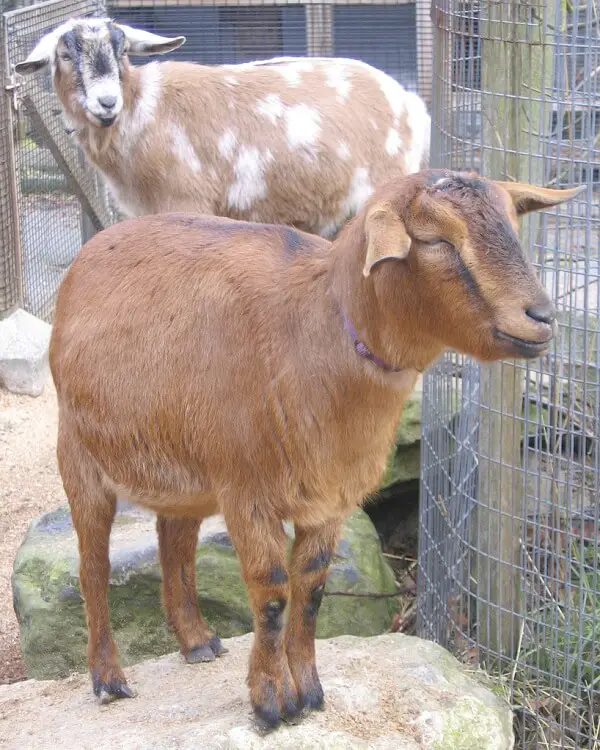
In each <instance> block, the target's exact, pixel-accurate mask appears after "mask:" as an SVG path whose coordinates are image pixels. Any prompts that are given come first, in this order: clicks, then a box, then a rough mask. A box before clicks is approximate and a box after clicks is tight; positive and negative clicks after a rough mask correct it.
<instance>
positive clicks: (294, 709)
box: [281, 680, 302, 724]
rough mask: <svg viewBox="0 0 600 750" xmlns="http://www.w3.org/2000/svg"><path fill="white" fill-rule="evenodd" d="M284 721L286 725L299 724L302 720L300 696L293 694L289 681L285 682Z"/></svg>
mask: <svg viewBox="0 0 600 750" xmlns="http://www.w3.org/2000/svg"><path fill="white" fill-rule="evenodd" d="M281 713H282V719H283V720H284V721H285V722H286V724H298V722H299V721H300V720H301V719H302V706H301V705H300V703H299V701H298V696H297V695H296V693H295V692H292V689H291V685H290V683H289V680H285V681H284V686H283V709H282V712H281Z"/></svg>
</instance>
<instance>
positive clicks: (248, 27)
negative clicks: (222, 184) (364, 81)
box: [0, 0, 432, 320]
mask: <svg viewBox="0 0 600 750" xmlns="http://www.w3.org/2000/svg"><path fill="white" fill-rule="evenodd" d="M0 10H1V11H2V13H3V16H2V21H3V27H2V32H3V54H4V65H5V69H6V75H5V76H4V78H5V80H11V79H10V76H11V73H12V66H13V65H14V64H15V63H16V62H18V61H19V60H22V59H24V58H25V57H26V56H27V54H28V53H29V52H30V51H31V49H32V48H33V46H34V44H35V43H36V41H37V40H38V39H39V38H40V37H41V36H42V35H43V34H44V33H46V32H47V31H49V30H50V29H52V28H54V27H55V26H57V25H58V24H59V23H61V22H62V21H64V20H66V19H68V18H73V17H83V16H102V15H109V16H110V17H112V18H114V19H115V20H116V21H119V20H120V21H123V22H126V23H129V24H131V25H134V26H137V27H138V28H142V29H147V30H149V31H153V32H156V33H159V34H164V35H166V36H177V35H179V34H185V36H186V38H187V41H186V43H185V44H184V45H183V46H182V47H180V48H179V49H178V50H176V51H174V52H172V53H170V55H169V56H168V57H169V58H170V59H175V60H177V59H179V60H187V61H192V62H196V63H201V64H206V65H215V64H220V63H227V64H231V63H243V62H249V61H252V60H258V59H265V58H269V57H279V56H304V55H307V56H324V55H327V56H337V57H351V58H358V59H361V60H364V61H365V62H367V63H371V64H372V65H375V66H376V67H378V68H380V69H382V70H384V71H385V72H387V73H389V74H390V75H392V76H394V77H395V78H396V79H397V80H399V81H400V82H401V83H402V84H403V85H404V86H405V87H406V88H408V89H409V90H411V91H417V90H418V91H420V92H421V93H422V95H423V96H424V97H425V98H426V99H428V98H429V94H430V82H431V67H430V64H431V55H432V48H431V22H430V18H429V3H428V1H424V0H416V2H406V0H393V1H390V0H361V2H358V3H349V2H347V1H342V2H339V1H338V0H329V1H328V2H326V3H322V2H321V3H314V2H311V0H305V1H304V2H298V0H111V2H108V3H104V2H101V0H50V2H43V3H36V4H30V3H27V2H23V1H22V0H5V2H4V3H2V0H0ZM152 59H153V58H152V57H150V58H144V59H143V60H142V61H141V62H142V63H146V62H150V61H151V60H152ZM156 59H159V58H158V57H157V58H156ZM160 59H165V58H164V57H163V56H161V57H160ZM132 62H133V63H134V64H139V63H140V60H139V59H137V60H136V59H135V58H133V59H132ZM13 82H14V83H16V84H17V86H18V91H17V98H16V99H15V100H14V101H18V102H20V103H21V105H20V106H19V108H18V109H15V108H14V107H12V104H13V103H14V102H12V101H11V100H10V99H9V98H5V100H4V101H3V104H2V107H0V108H1V109H2V115H1V116H3V117H4V119H6V118H7V117H10V119H11V121H12V123H13V125H14V127H13V128H12V131H14V133H13V134H12V135H11V139H8V137H7V138H4V136H3V140H2V142H1V143H0V167H1V168H2V170H3V171H2V175H1V176H0V179H2V180H5V181H6V182H7V184H8V185H10V186H11V190H12V193H11V191H10V190H8V188H7V189H6V190H3V194H4V195H5V196H6V200H5V201H4V203H2V202H0V211H2V210H4V209H5V207H6V211H8V208H10V205H14V211H13V212H12V213H11V214H10V215H9V214H8V213H7V214H6V216H4V214H2V216H0V219H2V230H0V231H3V232H6V233H7V241H6V242H4V243H3V248H4V249H3V252H2V253H0V263H2V264H3V265H4V266H5V268H4V267H3V268H2V272H1V273H2V275H1V276H0V291H1V295H0V315H1V314H6V312H7V311H9V310H10V309H11V308H12V307H14V306H15V305H16V304H22V306H23V307H24V308H25V309H26V310H28V311H29V312H32V313H33V314H35V315H37V316H39V317H42V318H44V319H46V320H51V317H52V310H53V305H54V297H55V294H56V291H57V288H58V285H59V283H60V280H61V279H62V277H63V275H64V272H65V271H66V269H67V268H68V266H69V264H70V262H71V261H72V259H73V257H74V255H75V253H76V252H77V250H78V249H79V247H80V245H81V242H82V240H85V239H86V238H87V236H89V233H90V231H91V228H90V226H89V224H90V221H89V214H90V211H89V210H88V209H89V208H90V204H92V208H93V209H94V210H93V211H92V213H93V216H94V217H95V218H96V219H97V220H96V221H95V222H94V221H92V222H91V223H92V224H93V225H95V228H100V227H101V226H105V225H106V224H108V223H111V222H113V221H116V220H118V219H119V218H120V217H119V214H118V212H116V211H115V207H114V205H113V204H112V203H111V202H110V199H109V196H108V194H107V193H106V190H105V188H104V186H103V185H102V181H101V178H100V177H99V175H98V174H96V173H94V172H93V170H92V169H91V168H90V167H89V165H87V164H86V162H85V160H84V158H83V156H82V155H81V154H80V153H79V151H78V150H77V148H76V146H75V144H74V142H73V141H71V140H70V139H69V137H68V136H67V135H66V134H65V132H64V129H63V126H62V122H61V117H60V105H59V102H58V99H57V98H56V97H55V96H54V94H53V93H52V87H51V80H50V73H47V74H46V75H45V76H44V77H43V78H42V79H41V81H40V79H38V77H35V78H32V79H20V78H19V77H17V79H16V80H15V79H14V77H13ZM3 121H4V120H3ZM3 130H4V128H3ZM3 154H5V155H6V161H5V159H4V157H3ZM9 159H12V163H10V164H9V163H8V160H9ZM11 195H12V196H13V198H12V201H13V203H12V204H10V203H9V197H10V196H11ZM86 201H87V202H86ZM99 201H100V203H103V204H104V205H103V206H100V207H98V202H99ZM92 229H93V227H92ZM3 286H4V287H6V290H4V289H3Z"/></svg>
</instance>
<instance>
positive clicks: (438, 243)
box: [425, 237, 454, 250]
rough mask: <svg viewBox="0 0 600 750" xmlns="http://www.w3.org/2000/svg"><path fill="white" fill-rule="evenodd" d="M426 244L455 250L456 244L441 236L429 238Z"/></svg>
mask: <svg viewBox="0 0 600 750" xmlns="http://www.w3.org/2000/svg"><path fill="white" fill-rule="evenodd" d="M425 244H426V245H429V246H430V247H438V248H440V250H453V249H454V245H453V244H452V243H451V242H448V240H443V239H442V238H441V237H436V238H435V239H434V240H428V241H427V242H426V243H425Z"/></svg>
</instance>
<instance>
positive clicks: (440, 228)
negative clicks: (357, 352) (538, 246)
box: [363, 170, 584, 361]
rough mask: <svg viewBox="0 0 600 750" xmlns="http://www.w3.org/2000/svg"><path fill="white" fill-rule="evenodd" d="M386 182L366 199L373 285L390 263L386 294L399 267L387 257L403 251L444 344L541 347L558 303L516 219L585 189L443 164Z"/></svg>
mask: <svg viewBox="0 0 600 750" xmlns="http://www.w3.org/2000/svg"><path fill="white" fill-rule="evenodd" d="M389 187H390V190H389V192H387V194H386V193H384V199H383V200H381V199H378V197H377V196H373V198H372V199H371V201H370V202H369V203H368V204H367V206H366V207H365V213H364V229H365V235H366V245H367V253H366V260H365V266H364V272H363V273H364V275H365V276H366V277H370V276H371V275H372V276H373V283H375V284H377V280H376V278H375V277H376V274H377V273H380V272H378V271H377V270H376V269H377V267H378V266H379V265H380V264H381V265H382V266H385V265H388V271H387V272H385V271H384V277H382V281H383V279H384V278H385V279H386V283H385V288H386V290H387V293H390V289H391V290H392V292H391V293H393V286H392V287H390V284H392V283H393V274H394V273H397V272H398V271H399V270H400V268H401V267H399V266H396V265H395V264H388V263H385V261H387V260H388V259H395V260H396V261H397V260H398V259H400V260H401V262H402V264H404V265H403V268H404V270H405V271H407V272H409V273H410V279H411V287H410V288H412V289H414V291H415V294H414V298H415V300H417V302H415V304H417V305H420V308H419V314H420V315H421V316H422V319H423V320H426V321H427V329H428V330H427V332H428V333H429V335H430V336H431V337H432V338H433V339H435V340H436V341H438V342H439V343H440V344H442V345H443V346H445V347H451V348H454V349H457V350H458V351H461V352H464V353H467V354H470V355H472V356H474V357H476V358H478V359H480V360H488V361H489V360H496V359H500V358H502V357H506V356H509V357H518V358H523V359H527V358H532V357H537V356H540V355H541V354H543V353H544V352H545V351H546V350H547V349H548V346H549V343H550V341H551V340H552V338H553V336H554V334H555V332H556V311H555V308H554V305H553V304H552V301H551V299H550V297H549V296H548V294H547V292H546V291H545V289H544V288H543V286H542V285H541V283H540V281H539V280H538V278H537V275H536V273H535V270H534V268H533V266H532V264H531V262H530V261H529V259H528V257H527V255H526V253H525V252H524V251H523V248H522V247H521V244H520V242H519V238H518V217H519V216H521V215H523V214H525V213H528V212H531V211H537V210H540V209H543V208H548V207H550V206H556V205H558V204H559V203H563V202H564V201H568V200H570V199H571V198H574V197H575V196H576V195H578V194H579V193H580V192H581V191H582V190H583V189H584V187H577V188H573V189H569V190H553V189H548V188H541V187H536V186H533V185H528V184H522V183H510V182H495V181H491V180H488V179H484V178H482V177H479V176H478V175H476V174H474V173H466V172H450V171H445V170H425V171H422V172H419V173H417V174H414V175H411V176H409V177H408V178H404V179H403V180H402V181H400V182H394V183H392V184H391V185H390V186H389ZM380 195H381V194H380ZM382 270H383V268H382ZM382 288H383V287H382ZM424 333H425V331H424Z"/></svg>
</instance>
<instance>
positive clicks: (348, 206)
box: [318, 167, 373, 238]
mask: <svg viewBox="0 0 600 750" xmlns="http://www.w3.org/2000/svg"><path fill="white" fill-rule="evenodd" d="M372 194H373V186H372V185H371V182H370V180H369V170H368V169H366V168H365V167H358V169H356V170H355V171H354V174H353V175H352V180H351V182H350V187H349V189H348V195H347V196H346V197H345V198H344V200H343V201H342V202H341V203H340V204H339V211H338V213H337V216H336V217H335V218H334V219H331V218H323V220H322V222H321V225H320V227H319V230H318V233H319V234H320V235H321V237H326V238H330V237H333V236H334V235H335V234H336V232H338V231H339V229H341V227H342V226H343V225H344V224H345V223H346V222H347V221H348V220H349V219H350V218H352V216H354V214H355V213H356V212H357V211H359V210H360V209H361V208H362V206H363V205H364V203H365V201H366V200H367V199H368V198H369V197H370V196H371V195H372Z"/></svg>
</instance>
